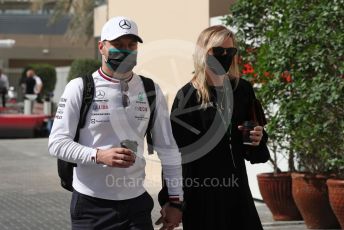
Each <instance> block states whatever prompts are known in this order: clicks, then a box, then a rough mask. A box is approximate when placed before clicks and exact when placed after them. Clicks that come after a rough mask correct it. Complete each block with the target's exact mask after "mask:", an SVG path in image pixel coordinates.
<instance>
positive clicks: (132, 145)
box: [121, 140, 138, 154]
mask: <svg viewBox="0 0 344 230" xmlns="http://www.w3.org/2000/svg"><path fill="white" fill-rule="evenodd" d="M137 146H138V144H137V142H136V141H132V140H124V141H121V147H122V148H126V149H130V150H131V151H133V152H134V154H136V153H137Z"/></svg>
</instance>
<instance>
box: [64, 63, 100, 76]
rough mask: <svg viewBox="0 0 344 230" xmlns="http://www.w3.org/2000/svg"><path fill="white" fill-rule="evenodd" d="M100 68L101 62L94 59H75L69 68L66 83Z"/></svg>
mask: <svg viewBox="0 0 344 230" xmlns="http://www.w3.org/2000/svg"><path fill="white" fill-rule="evenodd" d="M100 66H101V62H100V61H98V60H95V59H76V60H75V61H73V63H72V65H71V67H70V71H69V75H68V81H70V80H72V79H74V78H77V77H79V76H83V75H86V74H91V73H93V72H94V71H96V70H97V69H98V68H99V67H100Z"/></svg>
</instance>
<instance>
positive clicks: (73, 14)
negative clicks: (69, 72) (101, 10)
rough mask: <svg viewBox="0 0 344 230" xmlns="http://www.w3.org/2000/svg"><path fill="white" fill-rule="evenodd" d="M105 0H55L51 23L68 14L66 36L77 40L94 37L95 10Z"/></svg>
mask: <svg viewBox="0 0 344 230" xmlns="http://www.w3.org/2000/svg"><path fill="white" fill-rule="evenodd" d="M51 1H52V0H40V1H38V2H36V4H46V3H51ZM104 2H105V1H104V0H58V1H55V6H54V10H53V14H52V16H51V18H50V22H49V24H50V25H51V24H54V23H56V22H57V21H58V20H59V19H61V17H63V16H66V15H68V16H69V17H70V23H69V25H68V29H67V32H66V36H67V37H68V38H69V39H70V40H71V41H72V42H75V41H77V40H79V39H80V38H84V39H86V42H88V41H89V39H91V38H92V37H93V10H94V8H95V7H96V6H98V5H100V4H102V3H104Z"/></svg>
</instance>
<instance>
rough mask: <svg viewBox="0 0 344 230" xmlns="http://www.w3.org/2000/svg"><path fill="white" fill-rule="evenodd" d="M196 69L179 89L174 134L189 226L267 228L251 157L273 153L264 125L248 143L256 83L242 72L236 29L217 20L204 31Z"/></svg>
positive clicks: (265, 157) (173, 117) (259, 159)
mask: <svg viewBox="0 0 344 230" xmlns="http://www.w3.org/2000/svg"><path fill="white" fill-rule="evenodd" d="M193 59H194V67H195V74H194V77H193V78H192V80H191V82H189V83H187V84H186V85H185V86H183V87H182V88H181V89H180V90H179V91H178V93H177V96H176V98H175V100H174V103H173V107H172V112H171V124H172V128H173V135H174V137H175V139H176V141H177V144H178V147H179V149H180V152H181V153H182V159H183V179H184V181H183V183H184V184H183V185H184V203H185V207H184V213H183V228H184V229H185V230H190V229H191V230H194V229H197V230H200V229H206V230H210V229H217V230H222V229H223V230H225V229H250V230H251V229H254V230H259V229H262V225H261V222H260V219H259V216H258V214H257V210H256V208H255V205H254V202H253V198H252V195H251V191H250V188H249V185H248V179H247V173H246V168H245V161H244V160H245V159H246V160H249V161H250V162H251V163H263V162H266V161H267V160H268V159H269V157H270V156H269V153H268V150H267V148H266V141H267V135H266V133H265V131H264V130H263V127H262V125H256V126H255V127H254V129H253V130H252V131H251V132H250V137H249V138H250V141H251V143H249V144H250V145H244V143H243V139H242V136H243V135H242V129H243V126H242V124H243V123H244V121H250V120H253V117H252V112H251V111H252V108H254V105H255V103H256V98H255V95H254V91H253V88H252V86H251V84H250V83H249V82H247V81H245V80H243V79H240V78H239V70H238V54H237V49H236V43H235V38H234V35H233V33H232V32H231V31H230V30H228V29H227V28H226V27H224V26H212V27H209V28H207V29H205V30H204V31H202V33H201V34H200V35H199V38H198V40H197V45H196V48H195V52H194V55H193Z"/></svg>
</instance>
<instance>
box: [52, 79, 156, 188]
mask: <svg viewBox="0 0 344 230" xmlns="http://www.w3.org/2000/svg"><path fill="white" fill-rule="evenodd" d="M81 78H82V81H83V84H84V89H83V94H82V105H81V109H80V118H79V123H78V126H77V130H76V134H75V137H74V141H76V142H78V141H79V137H80V129H81V128H83V127H84V126H85V122H86V116H87V113H88V111H89V109H90V106H91V104H92V101H93V97H94V81H93V77H92V75H85V76H83V77H81ZM140 78H141V80H142V82H143V86H144V88H145V91H146V95H147V98H148V103H149V107H150V111H151V113H150V117H149V122H148V127H147V130H146V138H147V144H148V153H149V154H153V139H152V133H151V130H152V125H153V119H154V112H155V99H156V92H155V85H154V82H153V80H152V79H150V78H146V77H143V76H140ZM73 167H77V164H75V163H71V162H67V161H64V160H61V159H57V170H58V174H59V177H60V179H61V186H62V187H63V188H64V189H66V190H68V191H71V192H72V191H73V186H72V184H73Z"/></svg>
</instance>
